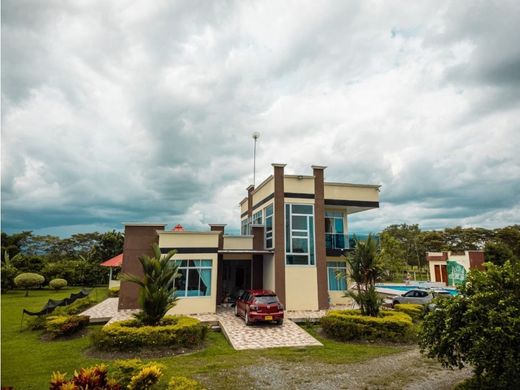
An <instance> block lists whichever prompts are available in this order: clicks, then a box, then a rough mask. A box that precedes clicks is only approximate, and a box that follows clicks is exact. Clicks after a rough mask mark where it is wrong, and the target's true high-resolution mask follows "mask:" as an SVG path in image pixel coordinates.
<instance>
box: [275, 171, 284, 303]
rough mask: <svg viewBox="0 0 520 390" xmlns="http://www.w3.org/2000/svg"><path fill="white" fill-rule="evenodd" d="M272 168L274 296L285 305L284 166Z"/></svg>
mask: <svg viewBox="0 0 520 390" xmlns="http://www.w3.org/2000/svg"><path fill="white" fill-rule="evenodd" d="M272 166H273V167H274V225H273V234H274V288H275V292H276V295H278V298H279V299H280V301H281V302H282V303H283V304H284V305H285V303H286V302H285V233H284V231H285V210H284V208H285V196H284V168H285V164H272Z"/></svg>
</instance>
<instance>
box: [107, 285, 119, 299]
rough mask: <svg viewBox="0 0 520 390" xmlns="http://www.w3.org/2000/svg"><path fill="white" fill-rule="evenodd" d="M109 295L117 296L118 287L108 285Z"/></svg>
mask: <svg viewBox="0 0 520 390" xmlns="http://www.w3.org/2000/svg"><path fill="white" fill-rule="evenodd" d="M108 296H109V297H118V296H119V287H110V288H109V289H108Z"/></svg>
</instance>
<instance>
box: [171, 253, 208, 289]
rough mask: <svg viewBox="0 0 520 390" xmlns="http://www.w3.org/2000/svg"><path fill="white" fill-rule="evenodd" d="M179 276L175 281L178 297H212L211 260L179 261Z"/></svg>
mask: <svg viewBox="0 0 520 390" xmlns="http://www.w3.org/2000/svg"><path fill="white" fill-rule="evenodd" d="M176 262H177V264H178V265H179V276H178V278H177V279H175V282H174V283H175V288H176V290H177V291H176V292H177V296H178V297H204V296H209V295H211V268H212V261H211V260H188V261H186V260H177V261H176Z"/></svg>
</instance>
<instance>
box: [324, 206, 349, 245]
mask: <svg viewBox="0 0 520 390" xmlns="http://www.w3.org/2000/svg"><path fill="white" fill-rule="evenodd" d="M325 246H326V248H328V249H345V248H348V239H347V237H346V234H345V228H344V214H343V212H341V211H332V210H325Z"/></svg>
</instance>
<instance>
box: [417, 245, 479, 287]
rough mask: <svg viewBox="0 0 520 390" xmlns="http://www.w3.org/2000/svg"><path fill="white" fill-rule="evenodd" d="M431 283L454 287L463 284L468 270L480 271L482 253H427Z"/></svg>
mask: <svg viewBox="0 0 520 390" xmlns="http://www.w3.org/2000/svg"><path fill="white" fill-rule="evenodd" d="M426 259H427V260H428V264H429V267H430V279H431V281H432V282H441V283H445V284H446V285H447V286H455V285H457V284H460V283H462V282H464V280H465V279H466V274H467V272H468V271H469V270H470V269H473V268H476V269H482V264H483V263H484V252H483V251H459V252H455V251H453V252H452V251H448V252H427V253H426Z"/></svg>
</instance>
